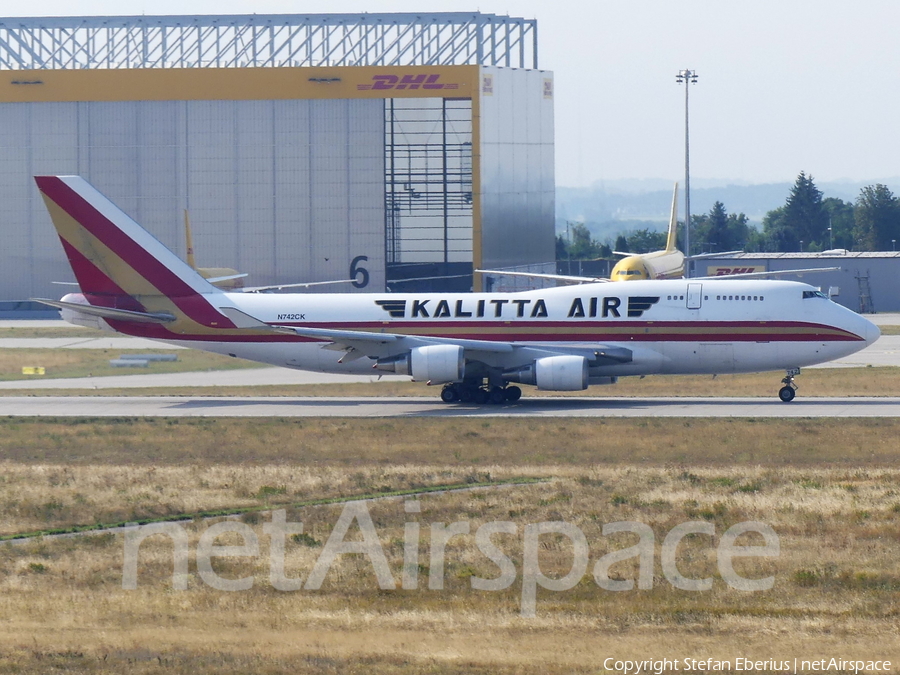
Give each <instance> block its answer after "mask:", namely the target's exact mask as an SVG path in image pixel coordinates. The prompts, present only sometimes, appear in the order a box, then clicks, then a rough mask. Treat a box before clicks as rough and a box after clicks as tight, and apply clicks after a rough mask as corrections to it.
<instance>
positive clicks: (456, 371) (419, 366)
mask: <svg viewBox="0 0 900 675" xmlns="http://www.w3.org/2000/svg"><path fill="white" fill-rule="evenodd" d="M464 351H465V350H464V349H463V348H462V347H459V346H457V345H429V346H427V347H416V348H414V349H412V350H411V351H410V352H409V354H407V355H405V356H403V357H401V358H398V359H394V360H391V361H379V362H378V363H377V364H376V365H375V367H376V368H378V369H379V370H388V371H392V372H394V373H397V374H398V375H412V378H413V379H414V380H417V381H420V382H421V381H429V382H431V383H432V384H443V383H445V382H459V381H461V380H462V379H463V375H464V374H465V371H466V359H465V356H464Z"/></svg>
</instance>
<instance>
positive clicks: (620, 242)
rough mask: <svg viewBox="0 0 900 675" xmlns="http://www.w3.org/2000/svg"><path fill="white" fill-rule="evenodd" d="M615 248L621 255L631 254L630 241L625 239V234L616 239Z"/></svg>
mask: <svg viewBox="0 0 900 675" xmlns="http://www.w3.org/2000/svg"><path fill="white" fill-rule="evenodd" d="M613 248H614V249H615V250H616V251H619V252H621V253H630V252H631V251H630V249H629V248H628V240H627V239H626V238H625V235H624V234H620V235H619V236H618V237H616V243H615V244H614V246H613Z"/></svg>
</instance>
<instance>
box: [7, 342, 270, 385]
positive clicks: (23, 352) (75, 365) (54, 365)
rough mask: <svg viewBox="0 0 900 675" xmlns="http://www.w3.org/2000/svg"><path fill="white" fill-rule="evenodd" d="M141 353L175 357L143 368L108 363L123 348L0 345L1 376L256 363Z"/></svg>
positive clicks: (192, 353)
mask: <svg viewBox="0 0 900 675" xmlns="http://www.w3.org/2000/svg"><path fill="white" fill-rule="evenodd" d="M140 353H141V354H176V355H177V356H178V360H177V361H153V362H151V363H150V364H149V365H148V366H147V367H146V368H117V367H114V366H111V365H109V361H110V360H111V359H118V358H119V357H120V356H121V355H122V354H123V351H122V350H113V349H0V380H3V381H9V380H34V379H36V378H51V377H92V376H93V377H102V376H104V375H134V374H136V373H139V374H147V373H183V372H194V371H205V370H232V369H235V368H258V367H259V364H258V363H253V362H251V361H245V360H243V359H234V358H231V357H230V356H221V355H219V354H211V353H209V352H201V351H196V350H194V349H179V350H171V349H142V350H140ZM22 366H43V368H44V370H45V374H44V375H23V374H22Z"/></svg>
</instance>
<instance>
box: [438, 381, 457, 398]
mask: <svg viewBox="0 0 900 675" xmlns="http://www.w3.org/2000/svg"><path fill="white" fill-rule="evenodd" d="M441 400H442V401H443V402H444V403H456V402H457V401H458V400H459V390H458V389H457V388H456V387H454V386H453V385H452V384H451V385H448V386H446V387H444V388H443V389H441Z"/></svg>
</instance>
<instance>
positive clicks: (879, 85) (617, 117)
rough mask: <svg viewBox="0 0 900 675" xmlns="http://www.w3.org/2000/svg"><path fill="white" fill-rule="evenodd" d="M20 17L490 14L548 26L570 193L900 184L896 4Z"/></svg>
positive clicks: (151, 7) (205, 4) (399, 1)
mask: <svg viewBox="0 0 900 675" xmlns="http://www.w3.org/2000/svg"><path fill="white" fill-rule="evenodd" d="M10 5H11V3H8V4H7V6H6V7H5V8H4V10H0V11H2V12H4V13H6V12H10V11H11V10H12V13H10V14H6V15H7V16H11V15H19V16H69V15H103V14H142V13H147V14H243V13H257V14H266V13H298V14H303V13H321V12H329V13H337V12H352V13H357V12H436V11H481V12H488V13H495V14H510V15H513V16H521V17H525V18H529V19H530V18H536V19H537V20H538V34H539V51H540V67H541V68H543V69H546V70H552V71H553V72H554V75H555V80H556V84H555V96H556V106H555V111H556V175H557V184H558V185H563V186H578V185H589V184H591V183H594V182H595V181H603V180H614V179H619V178H651V177H653V178H669V179H672V180H676V179H680V178H681V177H682V176H683V174H684V85H681V86H679V85H677V84H676V83H675V74H676V73H677V72H678V71H679V70H681V69H684V68H690V69H692V70H696V71H697V72H698V73H699V76H700V81H699V83H698V84H696V85H692V87H691V92H690V95H691V175H692V177H695V178H711V179H731V180H735V181H746V182H753V183H761V182H774V181H792V180H793V179H794V178H795V177H796V175H797V174H798V173H799V172H800V171H801V170H804V171H806V172H808V173H811V174H812V175H813V176H814V177H815V178H816V180H817V181H831V180H840V179H851V180H872V179H879V178H888V177H894V176H900V168H898V163H900V132H898V125H900V116H898V107H900V106H898V97H900V88H898V80H900V40H898V39H897V30H898V26H900V2H897V0H860V1H859V2H854V3H851V2H849V1H847V0H815V1H813V0H752V1H751V0H744V1H742V2H734V1H728V0H718V1H714V0H680V1H679V2H674V1H673V0H645V1H642V2H641V1H636V0H624V1H623V0H618V1H610V0H603V1H597V2H588V1H578V0H556V1H554V2H551V1H549V0H543V1H540V2H538V1H536V0H516V1H515V2H511V1H508V0H507V1H503V0H498V1H494V0H476V1H475V2H472V3H462V2H458V1H456V2H451V1H449V0H371V1H369V2H361V1H358V0H330V1H329V2H317V3H312V2H288V1H287V0H254V1H251V0H243V1H241V0H177V1H176V0H152V2H151V1H150V0H81V1H79V0H76V1H75V2H72V1H71V0H66V1H65V2H63V1H62V0H31V2H29V3H21V4H19V3H17V4H16V6H15V8H13V7H11V6H10Z"/></svg>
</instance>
